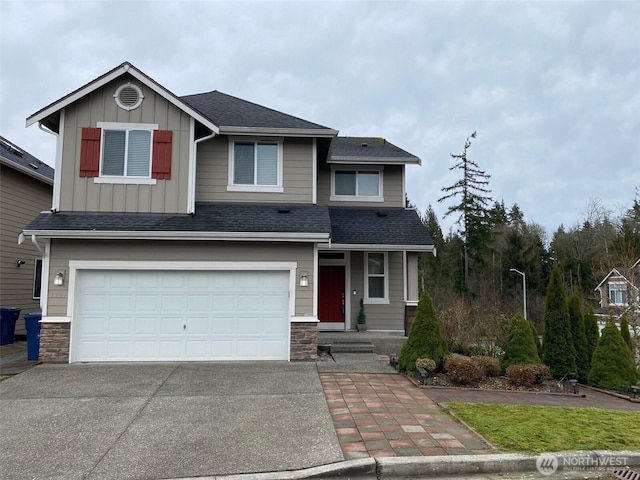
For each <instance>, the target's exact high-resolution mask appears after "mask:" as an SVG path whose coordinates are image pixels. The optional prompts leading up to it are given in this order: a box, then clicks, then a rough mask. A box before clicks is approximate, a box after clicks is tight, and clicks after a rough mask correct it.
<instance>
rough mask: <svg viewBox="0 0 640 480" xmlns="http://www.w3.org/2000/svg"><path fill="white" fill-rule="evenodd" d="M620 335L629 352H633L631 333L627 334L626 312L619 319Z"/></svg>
mask: <svg viewBox="0 0 640 480" xmlns="http://www.w3.org/2000/svg"><path fill="white" fill-rule="evenodd" d="M620 335H622V339H623V340H624V343H626V344H627V347H629V351H630V352H633V344H632V343H631V332H629V321H628V320H627V314H626V312H625V313H623V314H622V317H621V318H620Z"/></svg>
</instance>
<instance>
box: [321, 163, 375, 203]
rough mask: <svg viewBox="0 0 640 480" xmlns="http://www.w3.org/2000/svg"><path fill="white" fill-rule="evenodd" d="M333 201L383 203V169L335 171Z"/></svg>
mask: <svg viewBox="0 0 640 480" xmlns="http://www.w3.org/2000/svg"><path fill="white" fill-rule="evenodd" d="M330 199H331V200H333V201H365V202H382V201H384V198H383V195H382V169H381V168H372V169H369V168H362V169H349V170H343V169H333V170H332V172H331V198H330Z"/></svg>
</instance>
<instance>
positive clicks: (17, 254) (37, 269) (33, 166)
mask: <svg viewBox="0 0 640 480" xmlns="http://www.w3.org/2000/svg"><path fill="white" fill-rule="evenodd" d="M52 190H53V169H52V168H51V167H50V166H48V165H47V164H45V163H42V162H41V161H40V160H38V159H37V158H36V157H34V156H33V155H30V154H29V153H27V152H25V151H24V150H22V149H21V148H19V147H18V146H16V145H14V144H13V143H11V142H10V141H9V140H7V139H6V138H4V137H1V136H0V306H2V307H17V308H20V309H21V310H22V311H21V316H20V320H18V324H17V326H16V329H17V330H18V331H19V330H21V329H22V328H23V320H22V315H23V314H25V313H30V312H39V311H40V283H41V282H40V273H41V271H42V270H41V269H42V255H41V254H40V252H39V251H38V249H37V248H36V247H35V246H33V245H32V244H29V245H27V246H25V245H18V235H19V234H20V232H21V231H22V229H23V228H24V226H25V225H26V224H27V223H28V222H29V221H31V220H32V219H33V217H35V216H36V215H38V214H39V213H40V212H41V211H43V210H48V209H49V208H51V192H52Z"/></svg>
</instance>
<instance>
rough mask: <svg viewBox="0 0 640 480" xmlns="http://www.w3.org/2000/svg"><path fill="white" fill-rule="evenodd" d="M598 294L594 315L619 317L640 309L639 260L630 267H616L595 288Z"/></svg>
mask: <svg viewBox="0 0 640 480" xmlns="http://www.w3.org/2000/svg"><path fill="white" fill-rule="evenodd" d="M595 290H596V291H597V292H599V293H600V307H599V308H598V309H597V310H596V314H597V315H599V316H603V317H609V316H613V317H616V318H617V317H620V316H621V315H622V314H623V313H625V312H627V311H629V310H630V309H635V310H638V309H639V308H640V258H639V259H638V260H637V261H636V262H635V263H634V264H633V265H632V266H631V267H627V268H625V267H616V268H613V269H611V271H610V272H609V273H608V274H607V275H606V276H605V277H604V278H603V279H602V281H601V282H600V283H599V284H598V286H597V287H596V288H595Z"/></svg>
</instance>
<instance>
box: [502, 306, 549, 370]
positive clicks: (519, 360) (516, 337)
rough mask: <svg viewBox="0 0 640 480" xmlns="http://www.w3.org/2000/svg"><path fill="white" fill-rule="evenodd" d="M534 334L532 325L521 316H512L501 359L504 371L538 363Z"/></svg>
mask: <svg viewBox="0 0 640 480" xmlns="http://www.w3.org/2000/svg"><path fill="white" fill-rule="evenodd" d="M534 332H535V328H533V324H532V323H531V322H529V321H527V320H525V319H524V317H523V316H522V315H521V314H519V313H517V314H515V315H514V316H513V318H512V319H511V321H510V322H509V327H508V329H507V344H506V345H505V348H504V356H503V357H502V368H503V369H504V370H506V369H507V368H508V367H509V366H511V365H523V364H526V363H540V357H539V356H538V347H537V346H536V343H537V342H536V341H537V338H536V337H535V336H534Z"/></svg>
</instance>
